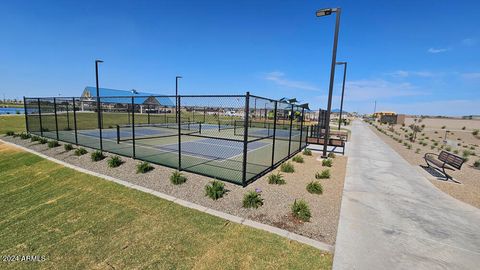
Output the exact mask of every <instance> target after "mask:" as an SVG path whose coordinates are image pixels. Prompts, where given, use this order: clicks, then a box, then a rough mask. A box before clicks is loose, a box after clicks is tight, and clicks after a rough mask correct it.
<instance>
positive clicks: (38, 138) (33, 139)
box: [30, 136, 40, 142]
mask: <svg viewBox="0 0 480 270" xmlns="http://www.w3.org/2000/svg"><path fill="white" fill-rule="evenodd" d="M39 140H40V137H38V136H32V138H30V141H31V142H38V141H39Z"/></svg>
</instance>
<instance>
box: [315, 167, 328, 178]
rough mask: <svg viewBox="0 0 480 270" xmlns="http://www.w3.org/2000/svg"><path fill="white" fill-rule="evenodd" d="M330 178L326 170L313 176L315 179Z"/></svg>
mask: <svg viewBox="0 0 480 270" xmlns="http://www.w3.org/2000/svg"><path fill="white" fill-rule="evenodd" d="M328 178H330V170H329V169H326V170H323V171H322V172H321V173H319V172H317V173H316V174H315V179H328Z"/></svg>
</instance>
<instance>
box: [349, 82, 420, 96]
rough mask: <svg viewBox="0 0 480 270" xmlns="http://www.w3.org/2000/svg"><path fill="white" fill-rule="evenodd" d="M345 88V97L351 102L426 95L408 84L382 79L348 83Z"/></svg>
mask: <svg viewBox="0 0 480 270" xmlns="http://www.w3.org/2000/svg"><path fill="white" fill-rule="evenodd" d="M345 88H346V90H345V95H346V96H347V97H348V99H349V100H351V101H367V100H374V99H391V98H397V97H408V96H421V95H426V94H428V93H426V92H422V91H420V89H418V88H417V87H416V86H414V85H412V84H411V83H408V82H402V83H395V82H390V81H386V80H382V79H376V80H356V81H348V82H347V85H346V87H345Z"/></svg>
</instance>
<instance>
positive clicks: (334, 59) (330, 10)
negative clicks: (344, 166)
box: [316, 8, 342, 158]
mask: <svg viewBox="0 0 480 270" xmlns="http://www.w3.org/2000/svg"><path fill="white" fill-rule="evenodd" d="M341 11H342V10H341V9H340V8H325V9H320V10H317V12H316V15H317V17H323V16H328V15H331V14H332V13H337V16H336V20H335V35H334V38H333V52H332V64H331V66H330V86H329V88H328V104H327V119H326V120H327V123H326V127H325V139H324V142H323V154H322V157H324V158H325V157H327V146H328V141H329V140H330V114H331V112H332V95H333V83H334V80H335V65H336V63H337V44H338V30H339V28H340V15H341Z"/></svg>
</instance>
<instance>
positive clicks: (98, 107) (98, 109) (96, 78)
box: [95, 59, 103, 151]
mask: <svg viewBox="0 0 480 270" xmlns="http://www.w3.org/2000/svg"><path fill="white" fill-rule="evenodd" d="M99 63H103V61H102V60H99V59H97V60H95V82H96V86H97V118H98V131H99V135H100V151H103V144H102V116H101V112H100V89H99V87H98V64H99Z"/></svg>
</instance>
